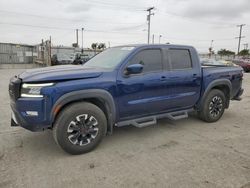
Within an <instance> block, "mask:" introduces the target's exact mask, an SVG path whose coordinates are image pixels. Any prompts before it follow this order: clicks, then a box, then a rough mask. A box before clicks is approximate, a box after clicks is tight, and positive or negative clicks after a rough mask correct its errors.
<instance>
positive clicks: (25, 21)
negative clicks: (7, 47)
mask: <svg viewBox="0 0 250 188" xmlns="http://www.w3.org/2000/svg"><path fill="white" fill-rule="evenodd" d="M150 6H154V7H155V10H154V11H153V12H154V13H155V15H154V16H152V19H151V20H152V22H151V23H152V28H151V34H154V35H155V43H158V42H159V35H162V38H161V43H166V42H170V43H174V44H188V45H193V46H195V47H196V48H197V49H198V50H199V51H200V52H207V51H208V47H209V46H210V44H211V40H214V42H213V46H214V49H215V50H216V51H217V50H219V49H221V48H227V49H229V50H233V51H236V49H237V44H238V41H237V39H235V37H237V36H238V35H239V28H237V27H236V25H238V24H246V26H244V27H243V33H242V34H243V35H244V36H245V38H243V39H242V44H244V43H249V46H250V1H249V0H237V1H236V0H235V1H228V0H206V1H205V0H120V1H115V0H105V1H103V0H71V1H68V0H22V1H20V0H8V1H6V0H0V42H11V43H25V44H38V43H40V42H41V39H49V36H51V37H52V44H53V45H64V46H71V45H72V43H74V42H76V36H75V29H77V28H78V29H80V30H81V28H82V27H83V28H84V33H83V45H84V47H90V46H91V43H93V42H104V43H106V45H107V46H108V43H110V45H111V46H116V45H121V44H133V43H146V42H147V21H146V14H147V12H146V11H145V10H146V9H147V8H148V7H150ZM79 44H80V45H81V32H79ZM241 48H243V45H241Z"/></svg>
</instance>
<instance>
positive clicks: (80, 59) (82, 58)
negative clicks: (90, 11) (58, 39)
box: [72, 53, 90, 65]
mask: <svg viewBox="0 0 250 188" xmlns="http://www.w3.org/2000/svg"><path fill="white" fill-rule="evenodd" d="M73 56H74V61H73V62H72V64H73V65H83V64H84V63H86V62H87V61H88V60H89V59H90V57H89V56H88V55H86V54H81V53H76V54H74V55H73Z"/></svg>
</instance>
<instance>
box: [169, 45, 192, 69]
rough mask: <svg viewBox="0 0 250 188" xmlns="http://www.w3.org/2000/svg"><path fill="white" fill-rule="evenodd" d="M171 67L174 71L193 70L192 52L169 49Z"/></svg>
mask: <svg viewBox="0 0 250 188" xmlns="http://www.w3.org/2000/svg"><path fill="white" fill-rule="evenodd" d="M168 55H169V60H170V67H171V69H172V70H183V69H190V68H192V61H191V56H190V52H189V50H187V49H169V53H168Z"/></svg>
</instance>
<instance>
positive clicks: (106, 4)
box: [84, 0, 145, 11]
mask: <svg viewBox="0 0 250 188" xmlns="http://www.w3.org/2000/svg"><path fill="white" fill-rule="evenodd" d="M84 3H85V4H95V5H99V6H110V7H115V8H117V7H120V8H123V9H124V8H125V9H126V8H127V9H131V10H134V11H144V10H145V8H142V7H139V6H130V5H125V4H117V3H111V2H103V1H95V0H91V1H88V2H84ZM116 10H117V9H116Z"/></svg>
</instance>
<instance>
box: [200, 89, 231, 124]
mask: <svg viewBox="0 0 250 188" xmlns="http://www.w3.org/2000/svg"><path fill="white" fill-rule="evenodd" d="M225 106H226V97H225V95H224V93H223V92H222V91H221V90H218V89H213V90H211V91H210V92H209V93H208V95H207V96H206V98H205V101H204V103H203V104H202V107H201V110H200V111H199V112H198V114H199V117H200V119H202V120H203V121H206V122H209V123H212V122H216V121H218V120H219V119H220V118H221V116H222V115H223V113H224V110H225Z"/></svg>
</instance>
